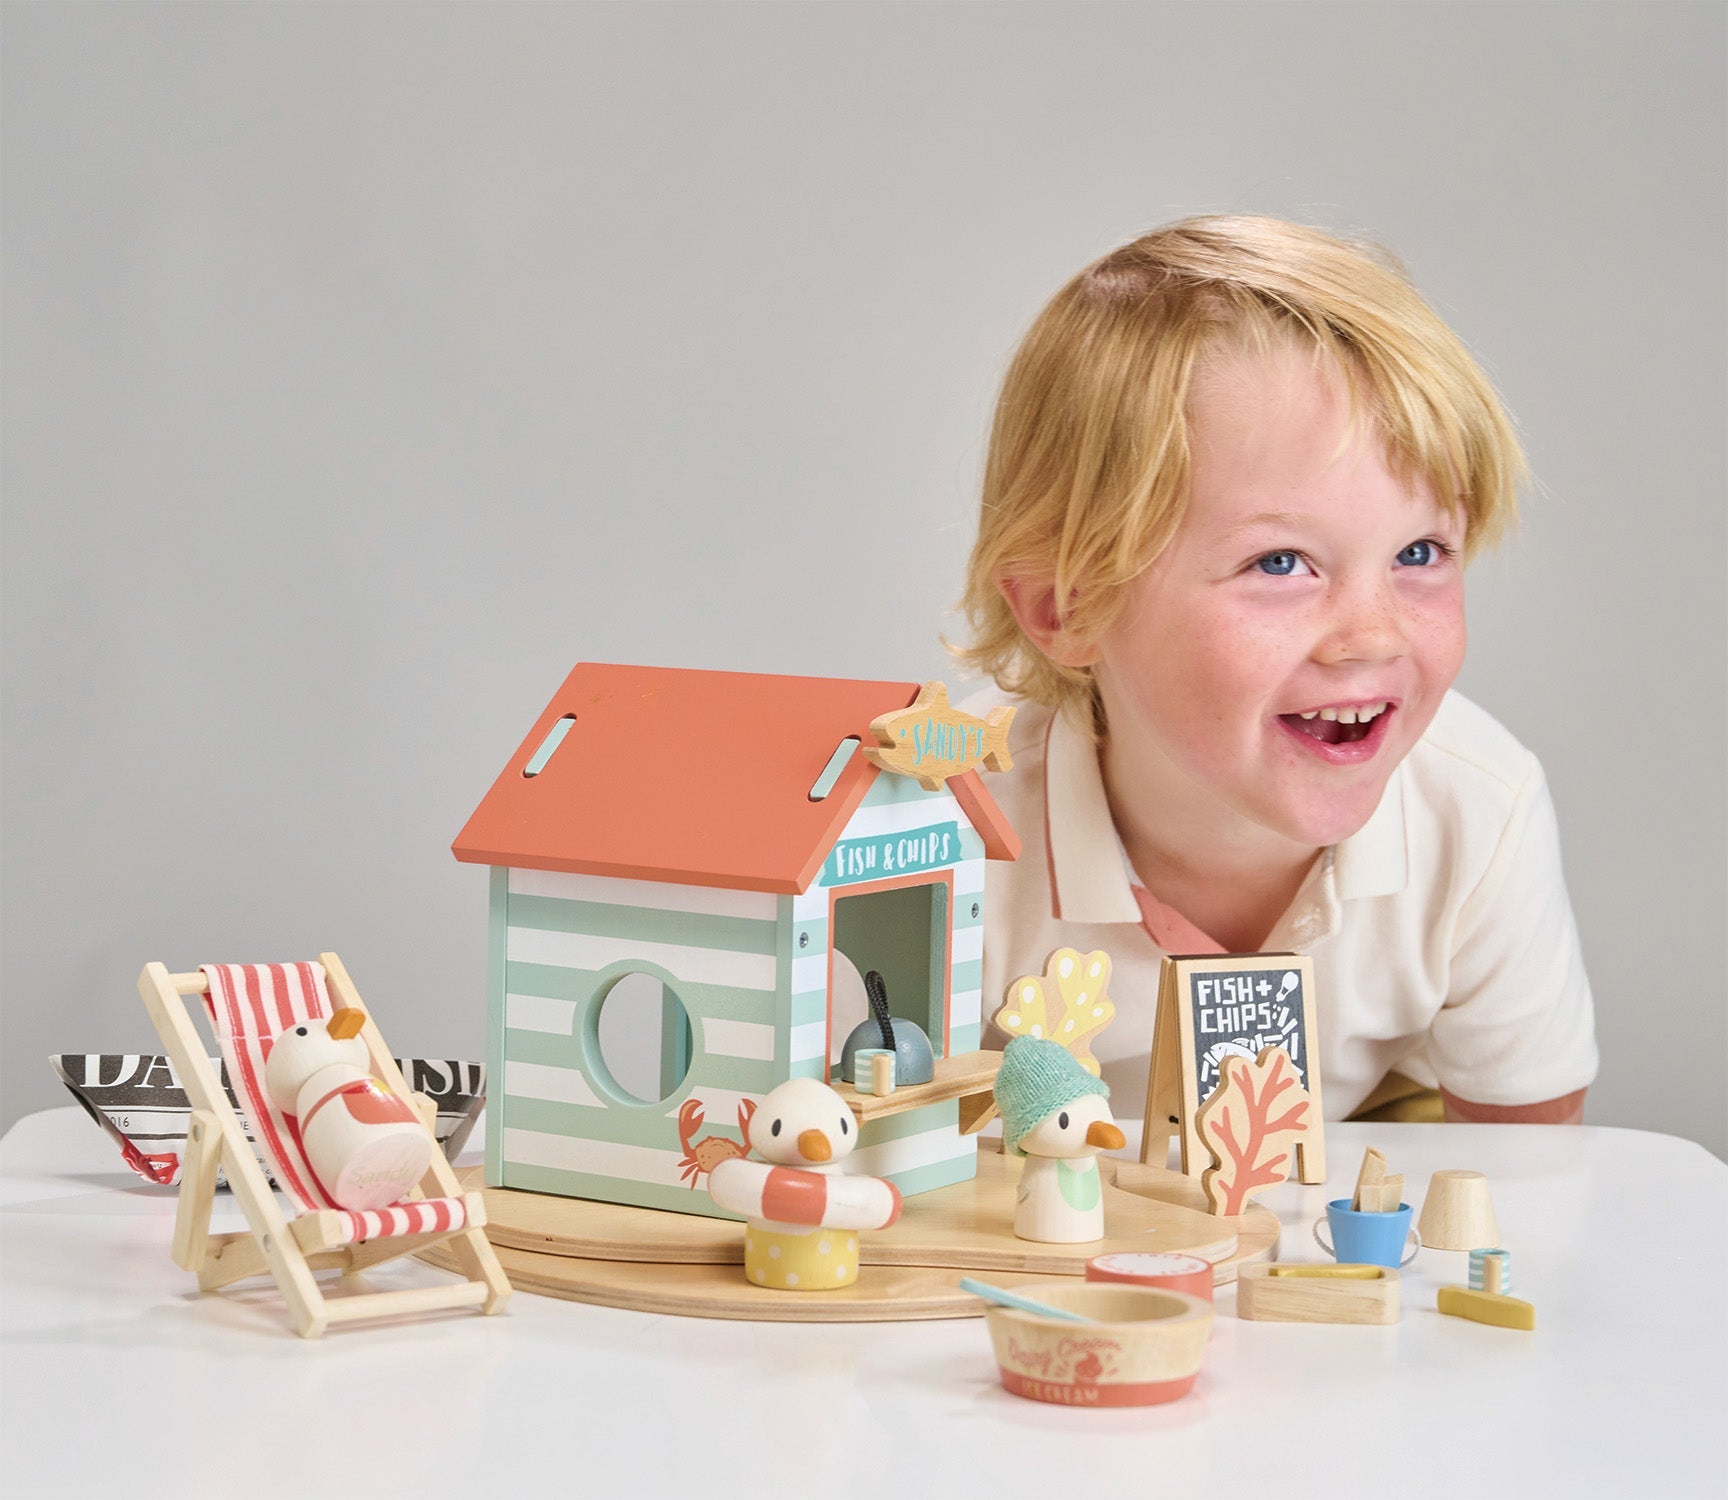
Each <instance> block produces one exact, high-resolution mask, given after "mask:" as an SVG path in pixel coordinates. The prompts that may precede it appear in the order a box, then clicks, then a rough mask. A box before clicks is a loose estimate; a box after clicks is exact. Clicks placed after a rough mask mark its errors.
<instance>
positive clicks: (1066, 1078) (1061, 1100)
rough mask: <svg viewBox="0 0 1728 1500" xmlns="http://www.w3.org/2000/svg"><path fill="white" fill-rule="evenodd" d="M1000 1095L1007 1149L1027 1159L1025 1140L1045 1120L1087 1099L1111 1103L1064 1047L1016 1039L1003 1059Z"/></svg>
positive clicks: (1027, 1038) (1105, 1091)
mask: <svg viewBox="0 0 1728 1500" xmlns="http://www.w3.org/2000/svg"><path fill="white" fill-rule="evenodd" d="M995 1093H996V1106H997V1108H998V1109H1000V1110H1001V1111H1002V1144H1003V1146H1004V1148H1005V1149H1006V1150H1007V1151H1008V1152H1009V1154H1010V1155H1013V1156H1024V1155H1025V1154H1026V1153H1025V1152H1023V1151H1022V1150H1021V1149H1020V1137H1021V1136H1023V1135H1025V1134H1026V1132H1027V1131H1028V1130H1030V1129H1031V1128H1032V1127H1033V1126H1034V1125H1036V1124H1037V1123H1038V1122H1039V1121H1040V1120H1042V1119H1044V1118H1045V1117H1046V1116H1047V1115H1050V1114H1053V1113H1054V1112H1055V1111H1056V1110H1059V1109H1061V1108H1062V1106H1063V1105H1064V1104H1072V1103H1073V1102H1074V1101H1075V1100H1076V1099H1083V1098H1085V1097H1086V1095H1088V1094H1097V1095H1098V1096H1099V1098H1101V1099H1108V1098H1109V1097H1110V1086H1109V1085H1108V1084H1106V1083H1104V1082H1102V1081H1101V1080H1099V1079H1097V1078H1094V1077H1093V1076H1092V1075H1091V1074H1090V1073H1088V1072H1087V1071H1086V1070H1085V1069H1084V1068H1083V1067H1081V1066H1080V1064H1079V1063H1077V1062H1075V1060H1074V1057H1073V1054H1072V1053H1070V1052H1069V1051H1068V1049H1067V1048H1066V1047H1064V1046H1063V1045H1062V1044H1061V1043H1060V1042H1053V1041H1051V1040H1050V1039H1049V1038H1048V1037H1036V1036H1017V1037H1015V1038H1014V1040H1013V1041H1011V1042H1010V1043H1009V1044H1008V1050H1007V1051H1006V1052H1004V1053H1003V1054H1002V1068H1001V1071H1000V1072H998V1073H997V1075H996V1089H995Z"/></svg>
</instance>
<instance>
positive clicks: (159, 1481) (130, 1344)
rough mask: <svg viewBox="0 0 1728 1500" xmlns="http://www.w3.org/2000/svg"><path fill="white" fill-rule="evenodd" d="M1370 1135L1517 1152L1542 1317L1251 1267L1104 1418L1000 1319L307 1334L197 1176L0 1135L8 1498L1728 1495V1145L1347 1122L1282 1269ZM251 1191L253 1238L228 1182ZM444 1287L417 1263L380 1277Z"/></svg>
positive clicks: (1439, 1159)
mask: <svg viewBox="0 0 1728 1500" xmlns="http://www.w3.org/2000/svg"><path fill="white" fill-rule="evenodd" d="M1370 1143H1372V1144H1374V1145H1377V1146H1379V1147H1380V1148H1381V1149H1382V1150H1383V1151H1384V1152H1385V1153H1386V1155H1387V1157H1388V1158H1389V1161H1390V1165H1391V1170H1393V1171H1402V1172H1403V1173H1404V1174H1405V1177H1406V1180H1407V1182H1408V1183H1409V1185H1410V1191H1409V1192H1408V1193H1407V1196H1408V1197H1409V1198H1410V1201H1412V1202H1415V1203H1417V1205H1418V1207H1419V1206H1420V1194H1421V1193H1422V1192H1423V1191H1424V1190H1425V1189H1426V1185H1427V1181H1428V1176H1429V1174H1430V1173H1431V1172H1433V1171H1435V1170H1436V1169H1439V1168H1443V1167H1466V1168H1474V1169H1477V1170H1480V1171H1483V1172H1486V1173H1487V1174H1488V1177H1489V1179H1490V1181H1491V1183H1492V1189H1493V1196H1494V1204H1495V1208H1496V1211H1497V1212H1498V1215H1499V1220H1500V1227H1501V1232H1502V1234H1503V1236H1504V1238H1505V1241H1506V1245H1507V1248H1508V1249H1509V1250H1510V1251H1511V1253H1512V1263H1513V1277H1514V1281H1515V1288H1514V1289H1515V1291H1516V1293H1517V1294H1518V1295H1520V1296H1523V1297H1526V1298H1527V1299H1528V1300H1530V1301H1531V1302H1533V1303H1534V1304H1535V1305H1536V1313H1537V1328H1536V1331H1535V1332H1534V1333H1518V1332H1513V1331H1510V1330H1506V1329H1498V1328H1488V1327H1484V1326H1482V1325H1479V1324H1475V1323H1468V1322H1465V1321H1463V1320H1462V1319H1458V1318H1446V1317H1441V1316H1440V1315H1439V1314H1438V1313H1437V1312H1436V1311H1435V1309H1434V1294H1435V1289H1436V1288H1437V1287H1439V1286H1441V1285H1445V1284H1447V1283H1462V1282H1464V1281H1465V1280H1466V1279H1467V1265H1466V1261H1467V1257H1466V1256H1465V1254H1464V1253H1463V1252H1444V1251H1430V1250H1425V1251H1423V1252H1422V1253H1421V1254H1420V1255H1419V1256H1418V1257H1417V1258H1416V1260H1415V1261H1414V1262H1413V1263H1412V1264H1411V1265H1410V1266H1409V1267H1407V1268H1406V1269H1405V1271H1404V1273H1403V1274H1404V1284H1403V1320H1402V1322H1400V1323H1398V1324H1397V1325H1395V1326H1392V1327H1387V1328H1378V1327H1335V1326H1321V1325H1311V1324H1276V1323H1246V1322H1242V1321H1239V1320H1238V1319H1237V1318H1236V1316H1235V1293H1234V1290H1233V1289H1230V1288H1221V1289H1220V1290H1219V1295H1218V1318H1217V1321H1216V1323H1215V1324H1214V1330H1213V1334H1212V1341H1211V1344H1210V1346H1209V1349H1208V1351H1207V1357H1206V1363H1205V1366H1204V1368H1203V1369H1202V1371H1201V1374H1200V1379H1199V1381H1198V1383H1197V1384H1196V1386H1195V1388H1194V1390H1193V1392H1192V1393H1191V1394H1190V1395H1189V1396H1187V1397H1186V1398H1185V1399H1183V1400H1181V1401H1178V1402H1175V1403H1173V1404H1171V1405H1167V1406H1156V1407H1145V1408H1139V1409H1129V1410H1116V1411H1076V1410H1071V1409H1068V1408H1064V1407H1057V1406H1048V1405H1043V1404H1040V1403H1037V1402H1032V1401H1025V1400H1021V1399H1019V1398H1017V1397H1014V1396H1010V1395H1008V1394H1007V1393H1006V1392H1005V1391H1003V1390H1002V1388H1001V1387H1000V1386H999V1385H998V1384H997V1382H996V1374H995V1366H994V1364H993V1362H992V1360H991V1357H990V1350H989V1341H988V1337H987V1335H986V1333H985V1329H984V1324H983V1322H982V1321H981V1320H976V1319H964V1320H957V1321H946V1322H933V1323H871V1324H851V1325H849V1324H840V1323H829V1324H823V1323H808V1324H784V1323H736V1322H721V1321H714V1320H709V1319H704V1318H677V1317H665V1316H650V1315H647V1314H641V1313H631V1312H622V1311H619V1310H616V1309H613V1308H605V1307H589V1306H584V1305H582V1304H579V1303H574V1302H563V1301H556V1300H553V1299H549V1298H543V1297H537V1296H534V1295H532V1294H530V1293H526V1292H518V1293H517V1294H516V1296H515V1297H514V1298H513V1299H512V1300H511V1304H510V1308H509V1310H508V1311H507V1312H506V1313H505V1314H504V1315H503V1316H501V1317H496V1318H481V1317H477V1316H456V1317H445V1318H443V1319H440V1320H439V1321H435V1322H421V1323H409V1324H399V1325H394V1326H391V1325H377V1326H361V1327H350V1328H339V1329H335V1330H333V1331H332V1332H331V1333H329V1334H328V1335H327V1336H326V1337H325V1338H323V1339H321V1340H316V1341H305V1340H301V1339H299V1338H296V1337H295V1336H294V1335H293V1334H292V1333H291V1332H290V1331H289V1330H288V1325H287V1323H286V1321H285V1320H284V1318H283V1317H282V1315H281V1310H280V1304H279V1301H278V1299H277V1298H276V1296H275V1294H274V1291H273V1289H272V1288H271V1286H270V1284H269V1283H268V1282H267V1281H260V1282H257V1283H248V1284H246V1285H245V1286H244V1287H243V1288H242V1289H240V1290H239V1291H237V1292H236V1291H230V1292H227V1293H219V1294H214V1295H210V1296H200V1295H199V1293H198V1292H197V1290H196V1289H195V1286H194V1283H193V1279H192V1277H191V1276H190V1275H189V1274H187V1273H185V1272H182V1271H180V1270H178V1269H177V1268H176V1267H175V1266H174V1265H173V1263H172V1262H171V1261H170V1259H169V1253H168V1247H169V1236H170V1230H171V1225H172V1222H173V1215H174V1193H173V1192H172V1191H171V1190H166V1189H161V1188H154V1187H151V1186H149V1185H147V1184H145V1183H144V1182H142V1181H141V1180H139V1179H138V1178H137V1177H135V1176H133V1175H132V1173H131V1172H130V1171H128V1170H127V1169H126V1167H125V1166H124V1164H123V1163H122V1162H121V1161H120V1159H119V1156H118V1154H117V1153H116V1152H115V1150H114V1148H113V1147H112V1146H111V1145H110V1144H109V1142H108V1141H107V1140H106V1138H105V1137H104V1136H103V1135H102V1134H101V1133H100V1132H99V1131H98V1130H97V1128H96V1127H95V1125H93V1124H92V1123H91V1122H90V1121H89V1120H88V1119H86V1118H85V1117H84V1116H83V1115H82V1114H81V1113H80V1112H79V1111H78V1110H77V1109H75V1108H71V1107H68V1108H65V1109H57V1110H47V1111H44V1112H42V1113H40V1114H35V1115H30V1116H28V1117H26V1118H25V1119H23V1120H21V1121H19V1122H18V1123H17V1124H16V1125H15V1126H14V1127H13V1128H12V1129H11V1130H10V1131H8V1132H7V1133H6V1135H5V1137H4V1139H3V1140H0V1236H3V1237H0V1285H3V1288H4V1304H3V1309H0V1344H3V1356H4V1364H3V1367H0V1368H3V1374H4V1385H3V1387H0V1396H3V1401H0V1495H4V1496H6V1497H8V1500H38V1497H50V1496H101V1497H103V1500H145V1497H152V1496H172V1497H175V1500H185V1497H192V1496H215V1495H232V1496H236V1497H245V1500H265V1497H269V1496H277V1495H282V1496H322V1495H332V1496H335V1495H350V1494H360V1495H365V1496H367V1497H368V1500H372V1497H380V1496H385V1495H397V1494H401V1495H408V1494H415V1495H438V1494H449V1495H463V1494H466V1495H482V1496H498V1497H505V1496H515V1495H529V1494H536V1493H542V1492H543V1493H545V1494H547V1495H555V1496H558V1497H560V1500H564V1497H569V1500H600V1497H611V1496H656V1497H658V1496H678V1497H698V1496H700V1497H704V1500H706V1497H709V1496H720V1495H746V1494H748V1495H753V1496H759V1497H772V1496H780V1495H788V1496H792V1495H796V1496H800V1497H817V1496H824V1497H825V1496H853V1495H856V1496H866V1495H867V1496H870V1497H872V1500H892V1497H901V1496H920V1495H941V1496H954V1497H959V1500H968V1497H973V1496H977V1497H987V1496H1009V1495H1028V1496H1031V1495H1037V1496H1040V1497H1052V1500H1066V1497H1067V1496H1069V1495H1076V1496H1082V1497H1086V1500H1091V1497H1094V1496H1107V1495H1131V1496H1134V1497H1136V1500H1140V1497H1145V1500H1200V1497H1203V1496H1210V1495H1255V1496H1261V1497H1269V1496H1273V1495H1276V1496H1279V1497H1296V1496H1306V1495H1315V1496H1324V1497H1327V1500H1345V1497H1349V1496H1355V1495H1363V1496H1373V1497H1376V1500H1414V1497H1420V1496H1430V1495H1432V1496H1443V1497H1446V1500H1472V1497H1486V1500H1494V1497H1502V1496H1505V1497H1513V1496H1516V1497H1525V1496H1543V1495H1565V1496H1568V1497H1579V1496H1596V1495H1603V1496H1610V1495H1611V1496H1617V1497H1644V1496H1661V1497H1670V1496H1686V1495H1710V1496H1717V1497H1720V1496H1723V1495H1724V1494H1728V1374H1725V1368H1728V1295H1725V1291H1724V1275H1723V1261H1724V1253H1725V1250H1728V1166H1725V1165H1724V1164H1723V1163H1722V1162H1720V1161H1718V1160H1717V1159H1716V1158H1715V1157H1713V1156H1711V1155H1709V1153H1707V1152H1706V1151H1704V1150H1703V1149H1702V1148H1701V1147H1699V1146H1697V1145H1694V1144H1693V1143H1691V1142H1689V1141H1683V1140H1678V1139H1675V1138H1674V1137H1671V1136H1661V1135H1652V1134H1647V1133H1644V1132H1639V1131H1631V1130H1614V1129H1603V1128H1591V1127H1584V1128H1567V1127H1558V1126H1469V1125H1394V1126H1384V1125H1376V1126H1363V1125H1329V1126H1328V1127H1327V1142H1326V1147H1327V1159H1328V1163H1329V1165H1330V1168H1331V1177H1330V1181H1329V1183H1328V1185H1327V1186H1326V1187H1325V1188H1319V1187H1312V1188H1304V1187H1301V1186H1300V1185H1298V1184H1294V1183H1287V1184H1285V1185H1284V1186H1283V1187H1281V1188H1279V1189H1276V1190H1274V1191H1273V1192H1272V1193H1270V1194H1268V1195H1266V1196H1265V1198H1263V1199H1262V1201H1264V1202H1266V1204H1267V1206H1268V1207H1271V1208H1272V1209H1274V1210H1275V1211H1276V1212H1277V1213H1278V1214H1279V1216H1280V1218H1281V1219H1282V1221H1283V1223H1284V1226H1285V1227H1284V1235H1283V1243H1282V1247H1281V1255H1282V1258H1283V1259H1285V1260H1294V1261H1309V1260H1318V1259H1321V1258H1322V1256H1321V1253H1320V1252H1319V1250H1318V1249H1317V1248H1316V1247H1315V1245H1314V1243H1313V1241H1312V1240H1311V1239H1310V1238H1309V1233H1308V1227H1307V1226H1308V1224H1309V1222H1310V1221H1311V1220H1313V1219H1314V1218H1315V1217H1316V1216H1317V1215H1318V1214H1320V1213H1321V1212H1323V1209H1324V1204H1325V1200H1326V1199H1327V1198H1328V1197H1338V1196H1341V1195H1342V1194H1344V1193H1346V1192H1348V1191H1349V1189H1350V1185H1351V1183H1352V1182H1353V1181H1354V1178H1355V1173H1356V1168H1357V1166H1358V1164H1359V1162H1360V1160H1361V1155H1362V1151H1363V1149H1364V1148H1365V1147H1366V1146H1368V1145H1369V1144H1370ZM217 1213H218V1220H217V1225H216V1227H217V1228H224V1227H238V1225H239V1218H238V1215H237V1214H235V1213H234V1210H233V1209H232V1207H231V1206H230V1205H229V1202H228V1199H227V1195H226V1194H224V1195H222V1196H221V1198H220V1199H219V1202H218V1209H217ZM224 1216H232V1217H231V1218H225V1217H224ZM443 1279H445V1278H443V1276H442V1275H441V1273H439V1272H437V1271H434V1270H432V1269H431V1268H429V1267H426V1266H422V1265H420V1264H418V1263H416V1262H406V1263H398V1264H397V1265H396V1266H395V1267H392V1268H389V1269H388V1270H387V1271H385V1272H383V1273H380V1274H378V1275H375V1276H369V1277H368V1284H369V1285H375V1286H406V1285H416V1284H430V1283H433V1282H436V1281H440V1280H443ZM999 1279H1001V1280H1004V1281H1007V1280H1010V1279H1011V1278H1009V1277H1006V1276H1003V1277H1000V1278H999Z"/></svg>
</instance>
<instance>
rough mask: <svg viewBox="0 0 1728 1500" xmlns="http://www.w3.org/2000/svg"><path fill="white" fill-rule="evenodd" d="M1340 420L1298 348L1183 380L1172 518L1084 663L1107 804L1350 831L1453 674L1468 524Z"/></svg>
mask: <svg viewBox="0 0 1728 1500" xmlns="http://www.w3.org/2000/svg"><path fill="white" fill-rule="evenodd" d="M1348 413H1349V406H1348V396H1347V393H1346V391H1345V388H1344V385H1343V383H1342V381H1341V380H1340V379H1339V378H1338V377H1337V376H1336V375H1335V374H1332V373H1330V372H1326V371H1324V370H1316V369H1315V368H1314V367H1313V366H1312V365H1311V364H1310V362H1309V356H1308V354H1307V352H1306V351H1305V350H1297V349H1289V350H1284V351H1279V352H1276V353H1274V354H1272V355H1269V356H1258V355H1232V356H1226V357H1222V358H1220V359H1218V360H1217V361H1215V362H1214V363H1212V364H1211V365H1210V366H1208V367H1205V368H1203V369H1202V370H1201V371H1200V372H1198V373H1197V377H1196V381H1195V385H1194V389H1193V391H1192V394H1191V399H1190V405H1189V419H1190V422H1189V426H1190V442H1191V448H1192V487H1191V494H1190V499H1189V504H1188V508H1187V511H1186V513H1185V515H1184V517H1183V521H1182V524H1181V526H1180V527H1179V529H1178V530H1177V533H1176V536H1175V538H1174V539H1173V541H1172V542H1171V544H1170V546H1169V547H1168V548H1167V549H1166V550H1165V551H1164V553H1163V554H1162V555H1161V556H1160V557H1159V558H1158V560H1157V561H1156V562H1155V563H1154V564H1153V565H1152V566H1151V567H1150V568H1148V569H1147V570H1146V571H1145V572H1144V573H1142V574H1141V575H1140V576H1139V577H1138V578H1137V579H1136V580H1135V581H1134V582H1133V583H1132V584H1131V585H1130V586H1129V598H1128V602H1127V607H1126V609H1125V611H1124V613H1123V614H1122V616H1121V617H1120V618H1119V620H1118V621H1117V622H1116V624H1115V625H1114V626H1113V627H1112V629H1111V630H1110V631H1109V632H1108V634H1107V635H1105V637H1104V638H1103V639H1102V640H1101V641H1100V642H1099V646H1098V652H1097V660H1096V671H1097V678H1098V683H1099V691H1100V693H1101V694H1102V696H1103V699H1104V706H1105V710H1106V713H1107V714H1108V718H1109V726H1110V728H1109V734H1110V742H1109V745H1108V747H1107V749H1106V752H1105V754H1106V767H1107V770H1108V772H1109V773H1110V780H1111V791H1112V796H1113V797H1117V796H1125V797H1128V798H1130V799H1154V800H1155V804H1156V806H1157V807H1161V808H1172V807H1179V808H1180V809H1182V811H1181V812H1180V813H1179V814H1178V815H1177V817H1176V820H1175V821H1176V824H1177V825H1179V826H1180V827H1181V828H1182V831H1183V836H1184V837H1196V836H1202V837H1203V836H1210V835H1216V836H1218V837H1222V838H1228V839H1231V840H1233V841H1234V842H1235V843H1236V845H1237V846H1238V847H1239V848H1246V847H1253V846H1254V845H1255V844H1256V843H1260V844H1263V843H1264V842H1265V841H1264V840H1263V839H1262V838H1261V837H1260V831H1262V830H1263V831H1264V832H1266V833H1270V834H1273V835H1277V836H1279V837H1280V838H1281V839H1283V840H1287V841H1290V842H1292V843H1294V844H1296V845H1299V846H1301V847H1302V848H1304V849H1309V850H1311V849H1315V848H1320V847H1323V846H1325V845H1328V844H1333V843H1336V842H1337V841H1338V840H1340V839H1342V838H1344V837H1346V836H1348V835H1349V834H1352V833H1354V832H1356V831H1357V830H1358V829H1359V828H1361V827H1362V825H1363V824H1364V823H1366V822H1367V820H1368V818H1369V817H1370V815H1371V814H1372V813H1373V811H1374V809H1375V807H1376V806H1378V804H1379V801H1380V797H1381V794H1382V792H1383V791H1384V790H1385V787H1386V782H1387V780H1388V778H1389V777H1390V776H1391V774H1392V770H1393V768H1394V767H1395V766H1396V765H1397V764H1398V762H1399V761H1401V760H1402V759H1403V758H1404V756H1405V755H1406V754H1407V753H1408V752H1409V751H1410V749H1411V747H1412V746H1413V745H1414V744H1415V743H1416V741H1417V740H1418V739H1419V738H1420V737H1421V735H1422V733H1423V731H1424V730H1425V729H1426V728H1427V727H1428V723H1429V721H1430V720H1431V719H1432V718H1433V717H1434V713H1435V710H1436V709H1437V708H1438V707H1439V706H1440V701H1441V698H1442V697H1443V695H1444V694H1445V692H1446V690H1447V688H1448V687H1450V686H1451V684H1452V680H1453V679H1454V678H1455V677H1456V676H1457V674H1458V669H1459V667H1460V666H1461V665H1462V664H1463V660H1464V579H1463V570H1462V556H1463V547H1464V517H1463V515H1462V513H1461V512H1459V511H1454V512H1452V513H1450V514H1449V513H1448V512H1446V511H1445V510H1443V509H1442V508H1441V506H1440V505H1439V504H1438V502H1437V500H1436V498H1435V496H1434V494H1433V493H1432V490H1431V488H1430V487H1429V486H1428V485H1427V484H1426V483H1419V484H1418V485H1417V486H1416V487H1415V488H1414V489H1412V488H1411V487H1409V486H1407V485H1406V484H1405V483H1403V482H1402V481H1400V480H1399V479H1398V478H1396V477H1395V476H1394V475H1393V474H1392V472H1391V471H1390V470H1389V469H1388V467H1387V464H1386V458H1385V454H1384V451H1383V444H1382V442H1381V439H1380V437H1379V434H1378V433H1377V432H1376V431H1375V429H1374V428H1373V427H1372V426H1369V425H1366V424H1365V423H1362V424H1359V427H1358V435H1357V436H1355V437H1352V438H1350V439H1348V440H1346V424H1347V421H1348ZM1352 719H1353V720H1355V722H1354V723H1352V722H1350V721H1351V720H1352ZM1141 816H1143V817H1149V818H1151V819H1152V820H1153V821H1154V822H1155V823H1157V822H1161V821H1162V815H1161V814H1160V813H1158V812H1156V811H1152V810H1151V809H1148V811H1147V812H1146V813H1143V814H1141ZM1192 852H1193V853H1194V854H1195V855H1201V851H1199V850H1195V851H1192ZM1202 857H1203V856H1202Z"/></svg>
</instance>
